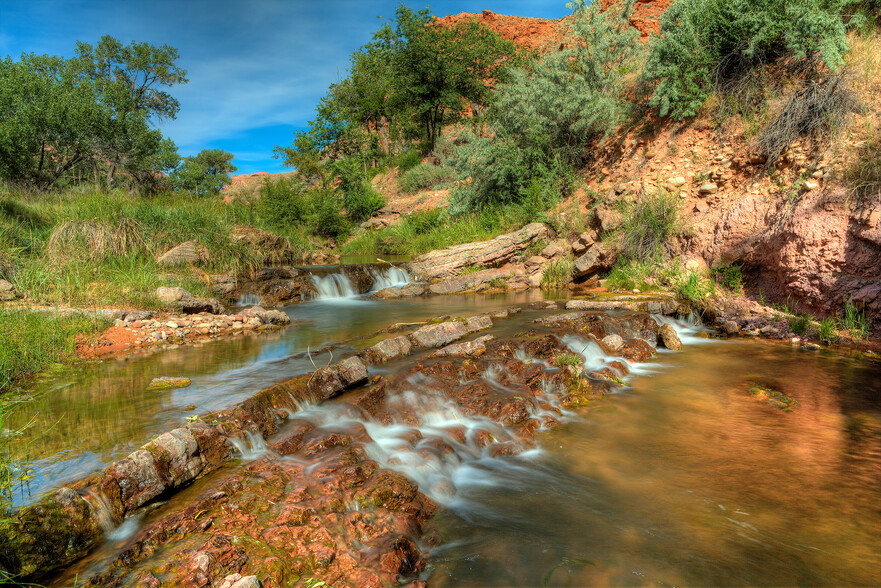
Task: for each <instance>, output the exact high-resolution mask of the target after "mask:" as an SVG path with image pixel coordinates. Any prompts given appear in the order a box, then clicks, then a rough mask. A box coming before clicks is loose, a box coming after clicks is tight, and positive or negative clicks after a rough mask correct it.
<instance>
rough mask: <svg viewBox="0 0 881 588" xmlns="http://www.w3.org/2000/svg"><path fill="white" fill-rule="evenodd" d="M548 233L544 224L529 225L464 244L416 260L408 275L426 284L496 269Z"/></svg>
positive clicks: (432, 252) (548, 230)
mask: <svg viewBox="0 0 881 588" xmlns="http://www.w3.org/2000/svg"><path fill="white" fill-rule="evenodd" d="M550 235H551V229H550V227H548V225H546V224H544V223H531V224H528V225H526V226H525V227H523V228H522V229H520V230H519V231H514V232H513V233H507V234H505V235H500V236H498V237H496V238H495V239H490V240H489V241H478V242H475V243H464V244H462V245H455V246H453V247H447V248H446V249H441V250H438V251H430V252H428V253H426V254H424V255H420V256H419V257H417V258H416V259H415V260H414V261H413V263H411V264H410V271H411V273H413V274H415V275H417V276H421V277H422V279H424V280H426V281H434V280H440V279H444V278H450V277H454V276H458V275H459V274H460V273H461V271H462V270H463V269H464V268H466V267H469V266H484V267H486V266H499V265H502V264H504V263H507V262H509V261H511V260H512V259H513V258H514V256H515V255H516V254H518V253H520V252H521V251H523V250H524V249H526V248H527V247H528V246H529V245H531V244H532V243H534V242H535V241H538V240H539V239H545V238H548V237H550Z"/></svg>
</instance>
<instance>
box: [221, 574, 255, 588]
mask: <svg viewBox="0 0 881 588" xmlns="http://www.w3.org/2000/svg"><path fill="white" fill-rule="evenodd" d="M260 586H261V584H260V581H259V580H258V579H257V576H244V577H242V575H241V574H232V575H229V576H227V577H226V578H224V579H223V582H221V583H220V585H219V586H218V588H260Z"/></svg>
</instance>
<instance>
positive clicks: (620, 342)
mask: <svg viewBox="0 0 881 588" xmlns="http://www.w3.org/2000/svg"><path fill="white" fill-rule="evenodd" d="M601 343H602V344H603V347H605V348H606V349H608V350H609V351H611V352H612V353H617V352H619V351H621V349H623V348H624V339H622V338H621V336H620V335H607V336H605V337H603V339H602V341H601Z"/></svg>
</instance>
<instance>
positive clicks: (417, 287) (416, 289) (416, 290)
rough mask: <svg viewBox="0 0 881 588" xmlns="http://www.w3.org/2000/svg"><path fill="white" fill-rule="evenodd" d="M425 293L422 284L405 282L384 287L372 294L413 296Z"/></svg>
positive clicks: (376, 295)
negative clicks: (404, 283) (400, 284)
mask: <svg viewBox="0 0 881 588" xmlns="http://www.w3.org/2000/svg"><path fill="white" fill-rule="evenodd" d="M423 294H425V285H424V284H406V285H404V286H401V287H400V288H398V287H393V288H384V289H382V290H380V291H379V292H375V293H374V294H373V297H374V298H384V299H388V298H413V297H415V296H422V295H423Z"/></svg>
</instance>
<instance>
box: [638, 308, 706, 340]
mask: <svg viewBox="0 0 881 588" xmlns="http://www.w3.org/2000/svg"><path fill="white" fill-rule="evenodd" d="M652 318H653V319H655V322H656V323H657V324H658V325H659V326H660V325H664V324H669V325H671V326H672V327H673V330H675V331H676V334H677V335H678V336H679V340H680V341H682V344H683V345H696V344H700V343H707V342H709V341H711V339H710V338H709V337H707V336H703V337H701V336H699V335H698V333H700V332H701V331H703V332H704V333H706V329H705V328H704V325H703V323H701V320H700V317H699V316H697V315H696V314H694V313H690V314H688V315H687V316H685V317H683V318H682V319H680V320H677V319H674V318H671V317H669V316H662V315H657V314H653V315H652Z"/></svg>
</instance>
